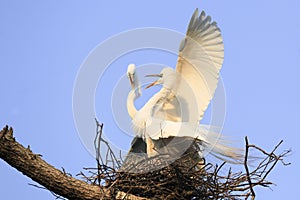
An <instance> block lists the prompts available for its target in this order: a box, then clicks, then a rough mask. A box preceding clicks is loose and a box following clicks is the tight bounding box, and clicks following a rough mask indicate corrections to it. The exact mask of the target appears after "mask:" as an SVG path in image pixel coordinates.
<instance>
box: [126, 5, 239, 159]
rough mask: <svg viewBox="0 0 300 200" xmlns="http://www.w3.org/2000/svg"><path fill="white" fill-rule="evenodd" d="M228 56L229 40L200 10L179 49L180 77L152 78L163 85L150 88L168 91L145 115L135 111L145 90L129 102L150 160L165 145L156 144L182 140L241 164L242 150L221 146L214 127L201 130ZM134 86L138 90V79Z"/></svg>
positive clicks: (148, 106)
mask: <svg viewBox="0 0 300 200" xmlns="http://www.w3.org/2000/svg"><path fill="white" fill-rule="evenodd" d="M223 56H224V48H223V40H222V36H221V32H220V29H219V28H218V27H217V25H216V22H211V18H210V16H205V13H204V11H202V12H201V14H200V15H199V13H198V9H196V11H195V12H194V14H193V16H192V18H191V20H190V23H189V26H188V29H187V33H186V37H185V38H184V39H183V40H182V42H181V44H180V47H179V55H178V61H177V65H176V71H175V70H173V69H172V68H169V67H167V68H164V69H163V70H162V71H161V72H160V74H157V75H151V76H157V77H159V79H158V80H156V81H155V82H153V83H152V84H150V85H149V86H148V87H151V86H153V85H158V84H161V85H162V89H161V90H160V91H159V92H158V93H156V94H155V95H154V96H153V97H152V98H150V99H149V101H148V102H147V103H146V104H145V105H144V106H143V107H142V108H141V109H140V110H137V109H136V108H135V106H134V100H135V99H136V98H138V97H139V96H140V94H141V93H140V91H139V89H138V90H135V89H133V90H132V91H131V92H130V93H129V96H128V99H127V109H128V112H129V115H130V116H131V118H132V119H133V120H132V123H133V126H134V131H135V134H136V136H137V137H138V138H142V139H144V140H145V141H146V143H147V154H148V155H149V156H153V155H156V154H157V153H159V149H158V148H159V147H160V146H161V145H158V143H156V144H155V140H156V141H160V140H161V139H164V138H172V139H174V137H176V138H177V137H179V139H182V140H191V139H193V140H194V139H197V140H200V141H202V142H203V147H204V148H206V150H211V153H212V154H213V155H215V156H217V157H220V158H221V159H224V160H228V159H229V161H231V160H233V161H236V160H239V159H240V158H241V155H240V153H239V151H238V150H237V149H236V148H233V147H230V146H227V145H226V141H224V140H223V139H219V140H218V138H219V134H217V133H216V132H215V131H211V127H210V126H208V125H199V122H200V120H201V119H202V117H203V114H204V112H205V110H206V109H207V106H208V104H209V103H210V101H211V99H212V97H213V95H214V92H215V89H216V87H217V84H218V77H219V71H220V69H221V67H222V63H223ZM132 66H133V65H132ZM129 68H130V67H129ZM129 78H130V77H129ZM131 83H132V86H134V85H135V84H138V82H134V79H131ZM138 85H139V84H138ZM138 88H139V86H138ZM200 153H201V152H200Z"/></svg>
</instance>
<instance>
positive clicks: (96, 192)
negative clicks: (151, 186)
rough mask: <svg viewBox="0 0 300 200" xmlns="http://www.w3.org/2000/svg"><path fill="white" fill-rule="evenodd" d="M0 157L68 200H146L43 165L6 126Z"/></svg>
mask: <svg viewBox="0 0 300 200" xmlns="http://www.w3.org/2000/svg"><path fill="white" fill-rule="evenodd" d="M0 158H2V159H3V160H4V161H5V162H7V163H8V164H9V165H11V166H12V167H14V168H16V169H17V170H18V171H20V172H22V173H23V174H24V175H26V176H28V177H29V178H31V179H32V180H34V181H36V182H37V183H39V184H41V185H42V186H44V187H45V188H47V189H48V190H50V191H52V192H54V193H55V194H57V195H60V196H62V197H65V198H67V199H93V200H94V199H112V198H115V199H121V198H122V199H137V200H140V199H145V198H140V197H135V196H133V195H130V196H127V197H126V194H125V193H123V192H117V193H116V194H111V192H110V191H109V190H107V189H106V188H104V187H99V186H98V185H91V184H88V183H86V182H84V181H81V180H78V179H76V178H73V177H71V176H70V175H68V174H66V173H65V172H63V171H60V170H58V169H56V168H55V167H53V166H52V165H50V164H48V163H47V162H45V161H44V160H43V159H41V155H39V154H34V153H33V152H32V151H31V150H30V148H29V147H28V148H25V147H23V146H22V145H21V144H19V143H18V142H17V141H16V140H15V138H14V137H13V129H12V128H8V126H6V127H4V128H3V130H2V131H0ZM124 197H125V198H124Z"/></svg>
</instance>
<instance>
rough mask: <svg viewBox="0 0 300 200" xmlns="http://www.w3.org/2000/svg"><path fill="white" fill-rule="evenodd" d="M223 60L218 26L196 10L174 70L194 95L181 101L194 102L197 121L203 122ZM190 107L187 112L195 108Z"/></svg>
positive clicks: (222, 48)
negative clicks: (191, 100)
mask: <svg viewBox="0 0 300 200" xmlns="http://www.w3.org/2000/svg"><path fill="white" fill-rule="evenodd" d="M223 60H224V45H223V39H222V36H221V31H220V29H219V28H218V26H217V23H216V22H211V17H210V16H206V15H205V12H204V11H202V12H201V13H200V15H199V12H198V9H196V10H195V12H194V14H193V16H192V18H191V20H190V23H189V25H188V29H187V32H186V37H185V38H184V39H183V41H182V42H181V45H180V48H179V54H178V61H177V65H176V71H177V72H178V73H180V74H181V76H182V78H183V79H184V81H185V82H186V83H187V84H188V85H189V87H190V88H191V90H192V92H193V97H191V94H187V95H186V96H184V94H182V95H183V97H182V98H184V99H186V100H187V101H190V99H192V98H195V99H196V104H197V106H196V108H197V110H198V111H197V112H196V115H197V116H196V117H197V119H198V120H201V119H202V117H203V114H204V112H205V110H206V109H207V106H208V104H209V102H210V100H211V99H212V97H213V95H214V92H215V90H216V87H217V84H218V78H219V71H220V69H221V67H222V64H223ZM194 102H195V101H194ZM192 106H193V107H190V108H189V109H193V108H194V109H195V105H192Z"/></svg>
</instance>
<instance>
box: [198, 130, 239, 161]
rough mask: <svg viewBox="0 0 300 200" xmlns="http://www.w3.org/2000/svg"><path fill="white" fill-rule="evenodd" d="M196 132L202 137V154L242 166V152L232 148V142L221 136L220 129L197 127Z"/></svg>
mask: <svg viewBox="0 0 300 200" xmlns="http://www.w3.org/2000/svg"><path fill="white" fill-rule="evenodd" d="M197 132H198V134H199V135H201V136H202V141H201V145H202V146H203V147H204V148H203V149H204V150H205V152H204V153H206V154H211V155H213V156H214V157H216V158H218V159H220V160H222V161H226V162H229V163H233V164H242V163H243V161H244V150H243V149H241V148H237V147H234V144H233V143H234V142H233V141H232V140H230V139H227V138H226V137H225V136H223V135H221V133H220V128H218V127H213V126H209V125H202V124H201V125H199V126H198V129H197Z"/></svg>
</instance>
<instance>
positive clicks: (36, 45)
mask: <svg viewBox="0 0 300 200" xmlns="http://www.w3.org/2000/svg"><path fill="white" fill-rule="evenodd" d="M197 7H198V8H199V9H200V10H205V11H206V13H207V14H209V15H211V16H212V18H213V19H214V20H216V21H217V22H218V25H219V27H220V28H221V31H222V35H223V38H224V44H225V61H224V65H223V68H222V70H221V74H222V78H223V81H224V87H225V89H226V96H227V99H226V110H227V112H226V120H225V125H224V132H227V133H233V134H234V136H235V137H236V140H238V142H239V143H240V144H241V145H242V144H243V138H244V136H246V135H247V136H248V137H249V140H250V142H251V143H255V144H257V145H259V146H261V147H263V148H265V149H266V150H271V149H272V148H273V146H274V145H276V144H277V143H278V142H279V141H280V140H281V139H283V140H284V144H283V145H282V148H281V150H284V149H288V148H290V147H291V148H292V150H293V155H292V156H291V157H289V158H287V160H288V161H289V162H292V165H291V166H289V167H286V168H284V167H281V166H280V165H279V166H278V167H277V168H275V170H274V171H273V173H272V174H271V175H270V177H269V179H270V180H271V181H274V182H275V183H276V184H277V186H273V187H272V189H273V191H271V190H268V189H257V190H256V191H257V195H258V197H257V199H283V198H284V199H294V198H295V195H296V192H295V191H297V189H298V186H297V185H298V182H299V178H300V177H299V172H298V170H299V167H300V166H299V160H296V158H299V156H298V153H299V150H300V149H299V144H298V143H299V137H298V134H299V128H298V124H299V113H300V106H299V102H300V95H299V88H298V87H299V85H300V81H299V74H300V39H299V38H300V37H299V35H300V21H299V19H300V13H299V8H300V3H299V2H298V1H297V0H287V1H276V0H275V1H274V0H272V1H271V0H268V1H258V0H252V1H232V0H228V1H215V0H210V1H208V0H205V1H196V0H193V1H185V2H183V1H178V2H175V1H157V0H152V1H136V0H134V1H115V0H112V1H106V2H105V3H104V1H103V3H101V2H100V1H55V2H54V1H32V0H30V1H0V27H1V28H0V45H1V46H0V58H1V67H0V75H1V85H0V89H1V90H0V91H1V94H2V96H1V104H0V125H1V127H4V126H5V125H6V124H8V125H10V126H13V127H14V130H15V137H16V138H17V140H18V141H19V142H20V143H21V144H23V145H24V146H27V145H30V146H31V149H32V150H33V151H34V152H35V153H40V154H42V155H43V158H44V159H45V160H46V161H47V162H49V163H50V164H52V165H54V166H55V167H57V168H61V167H64V169H65V170H66V171H67V172H70V173H72V174H73V175H75V174H77V173H78V172H80V171H81V170H82V167H91V166H95V161H94V159H93V157H92V156H91V155H90V153H89V152H88V151H87V150H86V148H85V147H84V145H83V144H82V143H81V141H80V139H79V136H78V133H77V131H76V127H75V123H74V120H73V113H72V93H73V86H74V82H75V79H76V75H77V72H78V70H79V69H80V65H81V64H82V63H83V61H84V59H85V58H86V57H87V56H88V55H89V52H90V51H91V50H92V49H93V48H95V47H96V45H98V44H99V43H101V42H102V41H104V40H105V39H107V38H108V37H111V36H113V35H115V34H118V33H120V32H123V31H126V30H130V29H134V28H142V27H162V28H168V29H173V30H176V31H179V32H182V33H184V32H185V30H186V27H187V23H188V21H189V19H190V17H191V15H192V13H193V11H194V9H195V8H197ZM153 55H157V56H158V57H159V59H158V60H154V61H153V62H158V61H159V62H161V63H167V64H168V65H174V64H175V62H176V57H174V56H173V57H172V56H168V55H166V59H167V60H165V61H164V60H163V57H160V55H158V53H157V52H155V53H153V54H151V52H147V53H145V54H136V55H129V57H128V62H129V59H130V60H131V59H132V61H131V62H136V63H137V64H143V62H145V63H149V62H151V59H152V57H153ZM124 57H125V58H126V55H125V56H124ZM171 58H172V59H174V60H172V59H171ZM143 59H145V61H143ZM120 63H121V62H120ZM117 69H118V70H116V71H115V73H112V72H110V75H109V76H110V77H111V79H112V80H115V79H119V76H120V74H122V73H121V72H122V70H123V71H124V73H125V71H126V66H119V68H117ZM117 71H118V72H117ZM108 73H109V72H108ZM114 75H115V76H118V77H113V76H114ZM107 80H109V79H107ZM105 84H107V85H109V84H110V83H109V82H107V83H105ZM100 89H101V87H100ZM102 90H103V91H104V90H105V87H102ZM108 90H109V89H108ZM105 98H107V97H106V96H104V95H102V93H101V92H100V91H98V90H97V94H96V109H97V117H98V118H101V119H99V120H101V121H103V122H104V123H105V125H104V126H105V131H106V132H108V133H110V132H111V133H114V134H116V137H115V140H116V141H118V140H119V141H120V138H119V137H118V135H117V134H118V133H119V132H120V134H121V131H120V130H119V129H116V128H113V127H114V125H113V124H112V122H111V121H110V120H109V119H110V118H111V117H110V115H111V114H110V113H109V112H111V111H110V109H108V108H110V107H107V108H106V109H102V108H101V106H100V105H99V103H98V104H97V101H98V102H101V101H102V100H101V99H105ZM92 117H93V116H92ZM92 117H91V120H93V118H92ZM118 131H119V132H118ZM91 140H93V138H91ZM122 141H123V142H122V145H124V148H125V147H128V146H129V145H128V144H129V142H130V141H129V140H122ZM296 170H297V171H296ZM0 177H1V180H0V193H1V198H2V199H20V198H22V199H54V197H53V196H52V195H51V194H50V192H48V191H44V190H41V189H37V188H34V187H32V186H29V185H28V183H33V181H31V180H30V179H29V178H27V177H25V176H23V175H22V174H21V173H20V172H18V171H16V170H15V169H13V168H11V167H10V166H9V165H7V164H6V163H5V162H3V161H2V160H1V161H0Z"/></svg>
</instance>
